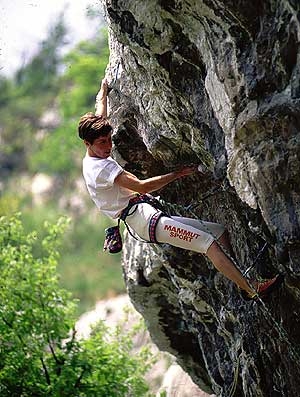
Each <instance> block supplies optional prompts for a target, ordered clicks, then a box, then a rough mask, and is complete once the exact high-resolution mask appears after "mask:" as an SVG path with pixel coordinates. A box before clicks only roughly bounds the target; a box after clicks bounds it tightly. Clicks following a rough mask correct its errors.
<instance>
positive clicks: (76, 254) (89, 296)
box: [0, 201, 125, 315]
mask: <svg viewBox="0 0 300 397" xmlns="http://www.w3.org/2000/svg"><path fill="white" fill-rule="evenodd" d="M0 204H1V201H0ZM91 205H92V203H91ZM89 211H92V208H87V209H86V213H85V214H82V215H78V216H77V217H76V218H72V220H71V221H70V224H69V227H68V229H67V230H66V232H65V233H64V234H63V237H62V246H63V251H62V255H61V259H60V261H59V265H58V270H59V274H60V276H61V277H60V280H59V284H60V286H62V287H63V288H66V289H67V290H69V291H71V292H72V295H73V296H74V297H75V298H77V299H79V302H78V306H77V315H80V314H82V313H83V312H84V311H87V310H91V309H92V308H93V307H94V305H95V302H97V301H98V300H100V299H105V298H107V297H111V296H115V295H116V294H120V293H125V284H124V280H123V277H122V268H121V255H120V254H116V255H110V254H108V253H104V252H103V251H102V247H103V242H104V229H105V228H106V227H108V226H111V223H110V220H109V219H108V218H107V217H104V216H101V215H100V214H99V215H98V216H97V217H95V216H88V215H87V214H88V213H89ZM58 216H61V214H59V212H58V210H57V207H56V205H55V204H51V205H50V204H48V205H47V206H39V207H36V208H35V209H34V211H32V208H31V207H30V206H29V207H23V208H22V221H23V225H24V228H25V230H26V231H27V232H29V231H30V230H37V231H38V233H39V236H41V237H44V235H45V231H44V230H43V224H44V221H45V220H47V221H48V222H55V220H56V219H57V217H58ZM34 252H35V253H36V254H37V255H41V254H42V252H41V250H40V248H39V247H36V246H34Z"/></svg>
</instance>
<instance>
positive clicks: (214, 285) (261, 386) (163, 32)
mask: <svg viewBox="0 0 300 397" xmlns="http://www.w3.org/2000/svg"><path fill="white" fill-rule="evenodd" d="M103 3H104V6H105V11H106V16H107V21H108V25H109V33H110V48H111V58H110V65H109V68H108V78H109V80H110V81H111V84H114V89H113V90H112V91H111V93H110V97H109V99H110V101H109V104H110V109H111V119H112V122H113V123H114V124H115V125H116V126H117V127H116V131H115V135H114V142H115V145H116V152H115V156H116V158H117V159H118V160H119V161H120V162H121V164H123V165H124V166H125V167H126V168H127V169H128V170H130V171H132V172H134V173H136V174H137V175H138V176H139V177H147V176H150V175H154V174H159V173H162V172H167V171H169V170H171V169H174V168H175V167H178V166H180V165H183V164H187V163H196V164H202V165H205V166H206V167H207V169H208V170H209V171H208V172H207V173H206V174H205V175H204V176H203V175H201V174H199V175H196V176H193V177H189V178H186V179H185V180H184V179H182V180H180V181H178V182H176V183H173V184H172V185H170V186H168V187H167V188H165V189H164V190H163V191H162V192H160V194H161V196H162V197H163V198H164V199H165V200H167V201H170V202H173V203H176V204H177V205H180V206H181V207H180V209H177V210H178V211H181V213H182V214H184V215H191V212H190V211H189V210H188V209H184V206H185V205H188V204H190V203H194V204H197V205H195V206H194V213H195V214H196V216H198V217H200V218H202V219H209V220H213V221H217V222H220V223H222V224H224V225H226V227H227V229H228V230H229V233H230V236H231V240H232V245H233V250H234V253H235V256H236V259H237V263H238V265H239V267H240V269H241V270H242V271H244V270H245V269H246V268H247V267H248V266H249V264H251V263H252V262H253V260H254V259H255V256H256V253H257V252H258V250H259V248H260V247H261V246H262V245H263V244H264V242H265V241H267V243H268V249H267V250H266V251H265V254H264V256H263V258H262V260H260V263H259V264H258V265H259V266H257V268H258V271H259V273H260V274H261V275H262V276H266V275H270V274H272V273H274V272H277V271H281V272H283V273H285V283H284V285H283V287H282V289H281V290H280V291H278V292H276V293H274V294H273V295H272V297H271V298H270V300H268V301H267V302H266V303H265V304H253V303H248V302H244V301H242V299H241V297H240V295H239V293H238V291H237V289H236V288H235V286H234V285H232V283H231V282H229V281H227V280H226V279H225V278H224V277H223V276H222V275H220V274H219V273H217V272H216V271H215V270H214V269H213V267H212V266H211V264H210V263H209V262H207V261H206V259H205V258H204V257H202V256H200V255H195V254H193V253H190V252H186V251H182V250H180V249H175V248H172V247H169V246H150V245H146V244H140V243H137V242H136V241H134V240H133V239H132V238H130V236H129V237H128V239H127V244H126V249H125V251H124V256H123V263H124V277H125V280H126V284H127V287H128V293H129V295H130V297H131V300H132V302H133V304H134V305H135V307H136V308H137V309H138V311H139V312H140V313H141V314H142V315H143V317H144V318H145V320H146V322H147V324H148V328H149V331H150V333H151V336H152V338H153V340H154V341H155V343H156V344H157V346H158V347H159V348H160V349H161V350H166V351H169V352H171V353H172V354H173V355H175V356H176V357H177V360H178V363H179V364H180V365H181V366H182V367H183V368H184V370H186V371H187V372H188V373H189V374H190V376H191V377H192V379H193V381H194V382H195V383H196V384H197V385H199V386H200V387H201V388H202V389H203V390H204V391H206V392H208V393H212V392H214V393H215V394H216V395H217V396H224V397H229V396H247V397H249V396H255V397H260V396H272V397H274V396H297V395H299V390H298V389H299V388H298V379H299V374H300V352H299V349H298V346H299V342H300V332H299V326H298V324H299V321H300V318H299V301H300V289H299V288H300V283H299V276H300V226H299V222H300V219H299V216H300V132H299V129H300V110H299V109H300V108H299V104H300V102H299V95H300V81H299V80H300V49H299V42H300V21H299V19H300V3H299V1H297V0H290V1H284V0H281V1H279V0H265V1H258V0H253V1H251V2H248V1H245V0H236V1H232V0H185V1H180V0H148V1H145V2H141V1H137V0H126V1H125V0H103ZM250 276H251V274H250Z"/></svg>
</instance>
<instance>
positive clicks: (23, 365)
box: [0, 215, 151, 397]
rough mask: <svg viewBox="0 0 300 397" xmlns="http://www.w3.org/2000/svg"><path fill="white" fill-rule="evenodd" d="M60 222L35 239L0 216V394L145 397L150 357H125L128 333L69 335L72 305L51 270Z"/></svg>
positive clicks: (16, 222) (62, 226)
mask: <svg viewBox="0 0 300 397" xmlns="http://www.w3.org/2000/svg"><path fill="white" fill-rule="evenodd" d="M67 224H68V220H67V219H65V218H61V219H59V220H58V222H57V223H56V224H46V225H45V229H46V234H44V237H43V238H42V240H41V241H39V240H38V236H37V234H36V233H35V232H31V233H29V234H26V233H25V232H24V228H23V225H22V222H21V221H20V216H19V215H15V216H12V217H10V218H8V217H1V218H0V250H1V251H0V269H1V278H0V301H1V305H0V395H1V396H3V397H6V396H7V397H8V396H10V397H15V396H22V397H32V396H35V397H39V396H51V397H64V396H68V397H69V396H86V397H89V396H90V397H92V396H93V397H97V396H99V397H119V396H134V397H138V396H141V397H142V396H143V397H144V396H146V395H147V390H148V387H147V385H146V383H145V381H144V379H143V374H144V373H145V371H146V370H147V368H148V366H149V363H150V359H151V357H150V355H149V354H148V353H147V352H144V351H141V352H140V353H139V354H137V355H134V356H133V357H131V356H130V354H129V353H130V349H131V339H132V338H131V335H130V334H128V333H127V334H125V335H123V334H122V333H121V332H116V333H115V334H110V336H109V337H108V331H107V329H106V328H105V326H104V324H102V323H100V324H99V325H98V326H97V327H96V328H95V329H94V331H93V334H92V336H91V338H90V339H89V340H86V341H84V340H78V339H77V338H76V337H75V336H76V331H75V315H74V313H75V309H76V302H75V300H74V299H72V298H71V296H70V293H69V292H67V291H66V290H64V289H61V288H60V287H59V282H58V274H57V271H56V267H57V261H58V258H59V254H58V245H59V242H60V240H61V235H62V233H63V232H64V230H65V228H66V226H67ZM36 244H40V245H41V247H42V248H43V251H42V255H41V254H39V257H35V255H34V252H35V250H34V249H33V248H34V246H35V245H36ZM36 251H37V252H41V251H40V250H36Z"/></svg>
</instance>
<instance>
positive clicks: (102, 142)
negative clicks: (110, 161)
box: [85, 132, 112, 159]
mask: <svg viewBox="0 0 300 397" xmlns="http://www.w3.org/2000/svg"><path fill="white" fill-rule="evenodd" d="M85 144H86V146H87V148H88V154H89V156H91V157H98V158H100V159H106V158H107V157H109V156H110V154H111V149H112V141H111V132H109V133H108V134H107V135H105V136H100V137H99V138H96V139H95V140H94V142H93V143H90V142H87V141H85Z"/></svg>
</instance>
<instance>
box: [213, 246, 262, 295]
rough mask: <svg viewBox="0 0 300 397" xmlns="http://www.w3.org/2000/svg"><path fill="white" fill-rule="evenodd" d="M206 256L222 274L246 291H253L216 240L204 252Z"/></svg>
mask: <svg viewBox="0 0 300 397" xmlns="http://www.w3.org/2000/svg"><path fill="white" fill-rule="evenodd" d="M206 256H207V257H208V258H209V259H210V260H211V262H212V263H213V265H214V266H215V267H216V269H218V270H219V272H221V273H222V274H224V276H226V277H227V278H229V279H230V280H231V281H233V282H234V283H235V284H236V285H238V286H239V287H240V288H241V289H243V290H245V291H247V292H248V293H250V294H252V293H254V290H253V288H252V287H251V286H250V285H249V284H248V281H247V279H245V278H244V277H243V275H242V273H241V272H240V271H239V270H238V269H237V268H236V266H235V265H234V264H233V263H232V261H231V260H230V259H229V258H228V257H227V256H226V255H225V254H224V252H223V250H222V249H221V248H220V247H219V245H218V243H217V242H215V241H214V242H213V243H212V244H211V246H210V247H209V248H208V250H207V252H206Z"/></svg>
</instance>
